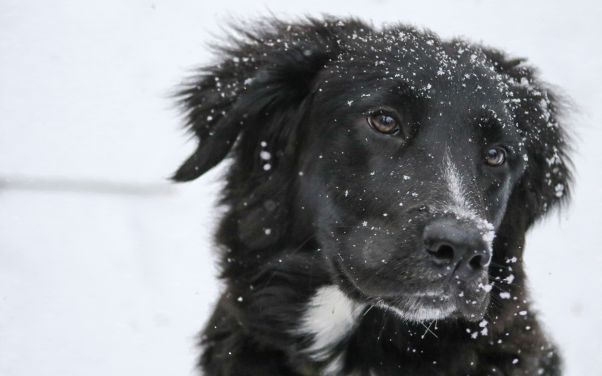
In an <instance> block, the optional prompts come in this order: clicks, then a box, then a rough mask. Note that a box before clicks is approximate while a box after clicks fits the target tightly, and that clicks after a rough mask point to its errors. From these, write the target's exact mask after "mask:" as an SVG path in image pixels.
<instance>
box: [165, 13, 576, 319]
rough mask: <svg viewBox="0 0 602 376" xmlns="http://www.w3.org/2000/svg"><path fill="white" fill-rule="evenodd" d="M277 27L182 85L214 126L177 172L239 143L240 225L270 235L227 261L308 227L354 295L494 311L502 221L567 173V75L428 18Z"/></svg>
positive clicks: (415, 313) (423, 307)
mask: <svg viewBox="0 0 602 376" xmlns="http://www.w3.org/2000/svg"><path fill="white" fill-rule="evenodd" d="M271 33H272V34H269V33H268V34H267V35H266V36H265V38H263V40H262V41H261V43H259V44H258V42H257V40H256V39H253V40H252V41H251V42H249V43H248V44H244V43H240V45H239V49H238V50H233V51H230V52H229V53H230V55H231V56H230V57H229V58H228V59H227V60H225V62H224V63H223V64H222V65H220V66H217V67H213V68H210V69H207V70H206V71H207V72H208V74H207V75H206V76H204V77H203V78H202V79H201V80H200V81H198V82H194V83H193V84H192V85H191V86H190V87H189V88H188V89H186V90H184V91H183V92H182V94H183V96H184V104H185V105H186V106H187V108H188V109H189V111H190V112H189V122H190V123H191V125H192V127H193V129H194V130H195V132H196V134H197V135H198V136H199V138H200V139H201V144H200V147H199V149H198V150H197V151H196V152H195V154H193V156H192V157H191V158H190V159H189V160H188V161H187V162H186V163H185V164H184V165H183V166H182V167H181V168H180V170H179V171H178V172H177V174H176V176H175V179H176V180H180V181H183V180H190V179H194V178H196V177H198V176H199V175H201V174H202V173H203V172H204V171H206V170H207V169H209V168H211V167H212V166H213V165H215V164H216V163H217V162H219V161H220V160H221V159H222V158H223V157H224V156H225V155H226V154H227V153H228V152H229V151H230V149H231V147H232V145H234V144H236V146H235V153H236V158H237V159H236V161H235V163H234V165H233V168H232V170H231V173H230V175H229V186H228V187H227V192H226V194H225V202H227V203H229V204H230V205H231V206H232V208H233V210H232V211H231V213H230V217H229V219H228V220H230V221H231V222H232V223H235V226H234V227H235V228H236V229H237V234H236V236H234V235H232V234H230V233H229V234H228V236H230V237H235V238H236V239H229V238H228V239H226V241H225V242H226V243H228V244H229V246H231V247H233V248H235V247H239V246H241V245H242V246H244V247H245V248H247V249H249V250H251V251H248V252H247V254H253V252H255V250H262V251H256V254H257V256H256V257H255V258H249V259H245V262H240V263H238V264H232V265H231V266H230V265H229V266H228V267H229V268H230V270H229V274H230V275H232V276H235V275H237V273H242V272H245V271H246V269H245V267H247V268H249V266H248V265H250V264H251V261H248V260H253V261H252V262H256V261H255V260H259V259H260V258H261V257H263V256H261V255H263V254H265V253H266V252H267V251H265V250H270V252H278V250H279V249H281V248H284V247H301V246H302V244H301V240H302V239H305V238H306V237H307V235H309V236H310V237H314V238H315V240H316V242H317V244H318V246H319V252H320V254H321V255H323V256H324V257H325V258H326V259H327V263H326V264H327V269H328V272H329V273H330V277H331V278H330V279H331V280H332V281H333V282H334V283H337V284H339V285H340V287H341V288H342V289H343V291H345V292H346V293H347V294H349V295H350V296H352V297H354V298H355V299H358V300H360V301H362V302H364V303H367V304H373V305H381V306H384V307H387V308H389V309H392V310H394V311H395V312H397V313H398V314H399V315H401V316H402V317H403V318H405V319H408V320H412V321H423V320H433V319H443V318H447V317H460V318H464V319H468V320H477V319H479V318H480V317H482V316H483V314H484V313H485V311H486V308H487V306H488V302H489V291H490V290H491V284H490V282H491V281H489V277H488V276H489V271H490V270H489V269H490V265H491V261H492V258H494V257H495V256H496V255H495V252H496V249H495V244H494V239H495V238H496V236H498V237H499V234H500V231H501V229H502V228H503V227H504V226H509V224H508V223H510V225H512V226H514V229H513V231H515V232H517V233H519V234H524V232H525V231H526V230H527V228H528V227H529V226H530V225H531V224H532V223H533V222H534V220H535V219H537V218H539V217H541V216H542V215H543V214H544V213H545V212H546V211H547V209H548V208H549V207H552V206H553V205H554V204H556V203H557V202H558V201H559V200H560V198H561V196H563V194H564V190H565V187H566V186H567V184H568V169H567V167H566V164H565V155H564V143H563V139H564V136H563V133H562V130H561V129H560V128H559V126H558V124H557V122H556V111H557V108H556V104H555V101H554V98H553V97H552V95H551V93H550V92H549V91H547V90H546V89H545V88H543V87H540V86H539V83H538V82H537V81H536V80H535V79H534V77H533V72H532V71H531V70H530V69H529V68H528V67H527V68H525V67H521V66H520V61H518V60H507V59H506V58H505V57H504V56H503V55H502V54H499V53H497V52H495V51H492V50H488V49H485V48H482V47H479V46H470V45H467V44H465V43H460V42H455V41H452V42H442V41H440V40H439V39H438V38H436V37H435V36H432V35H430V34H427V33H422V32H418V31H415V30H412V29H404V28H392V29H389V30H385V31H382V32H377V31H374V30H372V29H371V28H370V27H368V26H366V25H363V24H359V23H357V22H356V21H351V22H349V23H347V24H345V23H342V22H333V23H329V22H325V23H321V22H315V23H313V24H310V25H301V26H299V25H297V26H294V27H291V26H290V25H285V24H283V25H276V26H274V30H273V31H272V32H271ZM237 140H238V141H237ZM511 222H516V223H511ZM295 241H297V243H299V244H301V245H299V244H297V243H295V244H293V243H294V242H295ZM262 252H263V253H262ZM498 256H499V255H498ZM229 259H232V256H229Z"/></svg>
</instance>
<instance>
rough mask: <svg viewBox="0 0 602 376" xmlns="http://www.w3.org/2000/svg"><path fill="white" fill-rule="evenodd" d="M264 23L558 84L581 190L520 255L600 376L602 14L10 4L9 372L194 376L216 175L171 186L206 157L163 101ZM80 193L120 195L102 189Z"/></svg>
mask: <svg viewBox="0 0 602 376" xmlns="http://www.w3.org/2000/svg"><path fill="white" fill-rule="evenodd" d="M209 4H211V5H209ZM268 9H269V10H271V11H273V12H274V13H275V14H277V15H290V16H299V15H302V14H308V13H310V14H314V15H319V14H322V13H331V14H338V15H356V16H361V17H363V18H366V19H372V20H374V22H375V23H377V24H379V23H382V22H388V23H395V22H398V21H404V22H410V23H412V24H415V25H420V26H426V27H429V28H431V29H432V30H433V31H435V32H438V33H439V34H441V35H442V36H443V37H452V36H457V35H461V36H467V37H469V38H471V39H473V40H476V41H484V42H485V43H487V44H489V45H492V46H496V47H500V48H503V49H505V50H508V51H510V52H512V53H514V54H516V55H518V56H525V57H528V58H529V60H530V61H531V62H532V63H533V64H534V65H536V66H538V67H539V68H540V71H541V74H542V76H543V77H544V79H546V80H547V81H549V82H551V83H552V84H554V85H556V86H558V87H561V88H563V89H564V90H565V92H566V94H568V95H569V96H570V97H571V98H572V99H573V101H574V102H575V103H576V105H577V106H578V107H579V109H580V111H581V113H582V115H580V116H575V117H573V118H571V119H569V123H570V124H571V125H572V127H573V129H574V131H575V133H576V134H577V137H575V141H576V142H577V143H578V147H576V153H575V156H574V162H575V165H576V166H578V167H579V169H578V173H577V176H576V180H577V183H578V184H577V186H576V188H575V190H574V200H573V204H572V206H571V207H570V208H569V209H567V210H566V211H563V212H562V213H561V215H559V216H555V217H552V218H550V219H549V220H547V221H545V222H543V223H542V224H539V225H538V226H536V228H535V229H534V231H532V233H531V234H530V235H529V237H528V240H527V246H526V254H525V257H524V258H525V262H526V264H527V268H528V276H529V282H530V287H531V289H530V290H531V294H532V296H533V297H534V300H535V301H536V304H535V309H534V310H533V311H534V312H537V313H539V315H540V316H541V317H542V318H543V321H544V324H545V327H546V328H547V330H548V331H549V332H550V333H551V334H552V336H553V337H554V338H555V340H556V342H557V343H559V344H560V347H561V349H562V353H563V354H564V357H565V363H566V370H567V372H566V374H567V375H568V376H578V375H590V374H592V373H594V372H599V370H600V369H602V358H601V357H599V356H596V355H597V352H596V350H595V349H599V348H602V319H601V318H602V301H601V300H600V299H597V297H598V296H600V295H602V276H601V275H600V273H599V269H600V265H601V264H602V253H601V252H600V251H599V249H600V245H599V243H600V236H599V221H598V218H599V215H598V213H600V212H602V195H601V194H600V181H601V179H602V169H600V167H599V166H600V165H602V153H599V142H600V140H601V139H602V134H601V133H602V130H601V128H600V124H601V123H602V109H600V106H599V104H600V103H602V92H600V90H598V87H599V85H600V83H601V82H600V69H599V68H600V66H602V46H601V45H600V43H598V40H597V39H598V36H599V35H602V25H601V24H600V23H599V22H598V20H599V19H600V17H601V16H602V6H601V5H600V4H599V3H598V2H594V1H574V2H570V3H566V2H565V3H564V4H557V3H552V2H549V1H542V0H536V1H530V2H518V1H508V2H505V3H504V5H503V6H500V4H499V3H495V2H484V1H479V0H460V1H454V2H449V1H444V0H440V1H423V2H418V1H413V2H404V3H403V4H401V3H400V2H395V1H391V0H374V1H357V0H352V1H349V0H333V1H330V2H328V3H326V2H324V1H318V0H307V1H304V2H286V3H285V2H277V1H262V2H243V1H241V0H223V1H220V2H212V3H208V2H200V1H192V0H175V1H166V0H156V1H150V0H132V1H127V2H124V1H118V0H106V1H103V2H96V3H94V2H72V1H67V0H58V1H54V2H40V1H33V0H20V1H15V0H4V1H2V2H0V35H2V37H1V38H0V51H2V53H0V67H2V69H0V82H1V83H2V84H1V85H0V119H2V122H1V124H0V207H1V208H2V210H1V212H0V213H1V214H0V260H1V261H0V375H2V376H25V375H36V374H41V375H82V374H85V375H90V376H95V375H131V374H144V375H149V376H152V375H164V374H178V375H187V374H188V375H191V374H194V362H195V357H196V355H197V350H196V349H195V338H194V336H195V334H196V333H197V332H198V330H199V329H200V328H201V327H202V326H203V325H204V322H205V320H206V319H207V317H208V315H209V314H210V312H211V308H212V305H213V304H214V302H215V300H216V299H217V296H218V292H219V289H220V285H219V283H218V282H217V280H216V278H215V274H216V268H215V257H214V250H213V249H212V248H211V246H210V245H211V239H212V232H213V229H214V227H215V223H216V220H217V218H219V215H220V213H221V210H219V209H218V210H216V209H213V205H214V203H215V200H216V195H217V193H218V192H219V190H220V187H221V184H220V183H218V182H217V180H218V178H219V177H220V176H221V173H222V172H223V166H222V167H221V168H218V169H217V170H214V171H211V172H210V173H209V174H208V175H206V176H204V177H202V178H200V179H199V180H197V181H195V182H193V183H189V184H185V185H178V186H170V185H169V183H168V182H167V180H166V178H167V177H168V176H170V175H171V173H173V171H174V170H175V168H176V167H177V166H178V165H179V163H181V162H182V161H183V160H184V159H185V158H186V157H188V156H189V154H190V152H191V151H192V150H193V148H194V146H195V145H194V142H187V140H188V137H187V136H186V135H185V134H184V132H183V131H182V130H181V124H182V121H181V117H180V115H179V114H178V112H177V111H176V110H175V109H174V105H173V100H172V99H170V95H171V93H172V91H173V89H174V86H175V85H176V84H177V83H179V82H181V81H182V80H183V79H184V78H185V77H186V76H187V75H188V74H189V73H190V72H191V69H192V68H194V67H195V66H197V65H199V64H201V63H207V62H210V61H213V58H212V57H211V55H210V54H209V51H208V49H207V48H206V47H205V46H206V42H209V41H212V40H214V39H213V36H214V35H221V31H220V30H221V28H222V27H223V21H224V20H227V19H229V15H230V14H232V16H234V17H237V16H240V17H241V18H244V19H248V18H253V16H260V15H265V14H267V13H268V12H267V10H268ZM402 37H403V36H402ZM352 38H361V36H360V35H355V36H353V37H352ZM475 58H476V57H475ZM252 80H253V78H252V77H249V78H248V80H247V81H245V85H249V84H250V83H251V82H252ZM523 84H524V85H527V86H529V85H530V83H529V82H524V83H523ZM544 106H547V103H542V107H544ZM262 146H263V147H266V146H267V143H265V142H263V143H262ZM554 162H555V161H554V160H553V159H551V160H550V163H551V164H553V163H554ZM299 174H300V175H301V174H302V172H299ZM32 177H33V178H35V179H33V180H32V179H31V178H32ZM41 179H42V180H41ZM44 179H45V180H44ZM78 180H83V181H84V182H91V183H92V184H88V185H87V186H88V187H89V186H94V185H95V184H96V183H95V182H98V181H100V182H108V183H110V184H105V185H104V187H109V188H110V189H98V190H96V191H94V192H89V190H86V189H81V188H82V185H74V184H73V183H72V182H73V181H78ZM49 182H50V183H52V184H54V185H55V186H56V183H57V182H61V184H59V185H60V186H61V187H62V188H61V189H57V190H49V189H48V186H49V185H51V184H49ZM96 185H97V184H96ZM83 186H86V184H83ZM145 187H146V188H145ZM147 188H148V189H147ZM155 188H156V189H155ZM555 189H556V192H557V194H559V195H564V194H565V192H566V187H555ZM502 294H504V293H500V297H502ZM502 298H503V297H502ZM509 298H510V296H509V294H508V297H507V299H509ZM592 298H593V299H592Z"/></svg>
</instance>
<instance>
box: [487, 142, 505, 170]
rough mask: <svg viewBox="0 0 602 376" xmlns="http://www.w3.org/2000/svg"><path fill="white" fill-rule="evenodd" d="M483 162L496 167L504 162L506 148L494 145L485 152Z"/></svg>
mask: <svg viewBox="0 0 602 376" xmlns="http://www.w3.org/2000/svg"><path fill="white" fill-rule="evenodd" d="M485 162H487V164H488V165H489V166H492V167H498V166H501V165H503V164H504V163H505V162H506V149H504V148H503V147H500V146H494V147H491V148H489V149H487V151H486V152H485Z"/></svg>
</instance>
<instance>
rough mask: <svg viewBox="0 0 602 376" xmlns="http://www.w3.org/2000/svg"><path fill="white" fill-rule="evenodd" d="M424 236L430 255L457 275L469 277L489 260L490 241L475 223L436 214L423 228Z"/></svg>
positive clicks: (476, 272) (436, 262)
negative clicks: (488, 241) (486, 239)
mask: <svg viewBox="0 0 602 376" xmlns="http://www.w3.org/2000/svg"><path fill="white" fill-rule="evenodd" d="M423 240H424V245H425V250H426V252H427V253H428V255H429V257H430V259H431V260H432V261H433V262H434V263H435V264H436V265H440V266H446V267H448V269H449V270H450V271H452V272H454V273H456V274H457V275H459V276H462V277H470V276H473V275H476V274H478V272H481V271H482V270H484V269H485V268H486V267H487V266H488V265H489V262H490V261H491V250H490V245H489V244H487V243H486V242H485V240H484V239H483V236H482V234H481V233H480V231H479V230H478V229H477V227H476V226H475V225H472V224H470V223H463V222H460V221H458V220H455V219H453V218H439V219H436V220H434V221H433V222H431V223H429V224H428V225H427V226H426V227H425V228H424V233H423Z"/></svg>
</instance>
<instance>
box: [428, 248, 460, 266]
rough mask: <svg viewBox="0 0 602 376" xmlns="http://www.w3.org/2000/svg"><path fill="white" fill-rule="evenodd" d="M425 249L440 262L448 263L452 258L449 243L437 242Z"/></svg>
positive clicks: (452, 251) (452, 250)
mask: <svg viewBox="0 0 602 376" xmlns="http://www.w3.org/2000/svg"><path fill="white" fill-rule="evenodd" d="M427 251H428V253H429V254H430V255H431V256H433V257H434V258H435V260H436V261H437V262H438V263H441V264H449V263H450V262H452V260H453V259H454V253H455V252H454V248H453V247H452V246H451V245H449V244H439V245H437V246H435V247H432V248H429V249H427Z"/></svg>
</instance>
